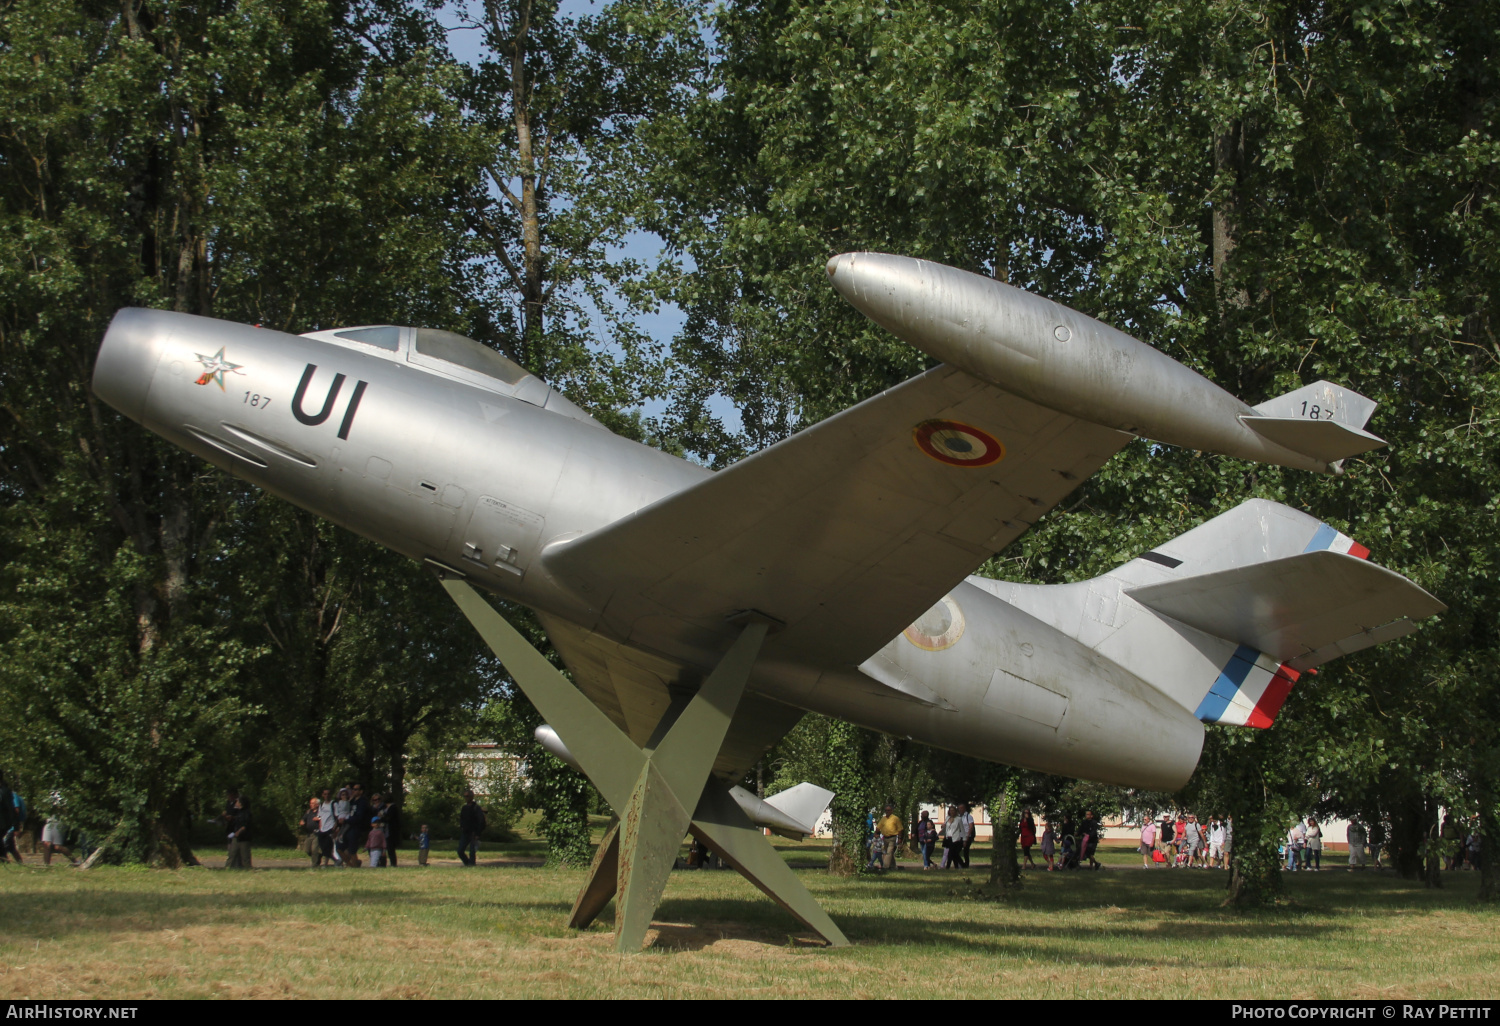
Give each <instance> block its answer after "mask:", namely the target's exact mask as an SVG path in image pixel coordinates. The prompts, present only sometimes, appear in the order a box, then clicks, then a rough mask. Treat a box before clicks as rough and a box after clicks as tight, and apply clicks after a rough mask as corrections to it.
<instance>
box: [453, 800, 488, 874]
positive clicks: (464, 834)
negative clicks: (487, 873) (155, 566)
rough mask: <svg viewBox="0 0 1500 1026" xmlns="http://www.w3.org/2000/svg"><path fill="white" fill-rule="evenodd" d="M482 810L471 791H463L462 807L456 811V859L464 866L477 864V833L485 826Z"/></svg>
mask: <svg viewBox="0 0 1500 1026" xmlns="http://www.w3.org/2000/svg"><path fill="white" fill-rule="evenodd" d="M485 822H486V820H485V816H484V810H483V809H481V808H480V807H479V803H478V802H476V801H475V800H474V792H473V791H465V792H464V807H463V808H462V809H460V810H459V811H458V833H459V838H458V860H459V861H460V862H462V863H463V864H464V865H466V866H474V865H478V864H479V835H480V834H481V833H483V832H484V827H485Z"/></svg>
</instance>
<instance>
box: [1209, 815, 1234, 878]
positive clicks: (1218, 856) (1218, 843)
mask: <svg viewBox="0 0 1500 1026" xmlns="http://www.w3.org/2000/svg"><path fill="white" fill-rule="evenodd" d="M1222 862H1224V822H1223V820H1221V819H1219V818H1218V817H1217V816H1216V817H1214V818H1213V819H1212V820H1211V821H1210V822H1209V824H1208V868H1209V869H1217V868H1219V865H1220V863H1222ZM1223 868H1225V869H1228V868H1229V866H1228V865H1227V864H1225V865H1224V867H1223Z"/></svg>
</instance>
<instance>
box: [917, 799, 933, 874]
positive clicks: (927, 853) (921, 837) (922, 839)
mask: <svg viewBox="0 0 1500 1026" xmlns="http://www.w3.org/2000/svg"><path fill="white" fill-rule="evenodd" d="M916 835H917V848H918V849H919V850H920V851H921V852H922V868H923V869H931V868H932V845H933V842H935V841H936V840H937V827H936V826H934V825H933V822H932V817H931V816H929V815H928V814H927V810H926V809H923V810H922V814H921V816H919V817H918V819H917V826H916Z"/></svg>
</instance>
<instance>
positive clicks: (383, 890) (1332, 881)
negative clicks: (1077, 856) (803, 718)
mask: <svg viewBox="0 0 1500 1026" xmlns="http://www.w3.org/2000/svg"><path fill="white" fill-rule="evenodd" d="M536 868H537V867H535V866H534V865H532V864H528V863H518V862H504V863H498V862H497V863H493V864H489V865H485V864H481V865H480V866H479V867H476V868H474V869H462V870H460V867H457V866H438V867H428V868H427V869H426V870H418V869H417V868H416V867H410V868H405V867H403V868H401V869H398V870H397V871H396V872H393V873H389V874H387V873H378V874H369V875H368V876H367V875H366V874H363V873H361V872H360V871H357V870H355V871H337V870H324V871H320V875H321V876H322V877H326V878H327V880H328V883H327V885H324V884H322V883H320V884H318V885H317V887H316V889H312V888H309V889H307V890H304V889H302V888H301V887H296V888H295V889H284V888H283V887H282V886H280V885H272V887H264V886H263V887H262V888H261V889H259V890H256V889H253V883H252V882H253V881H254V880H255V879H257V878H260V879H262V880H265V879H267V877H268V876H269V877H270V879H274V880H289V877H290V873H291V871H290V870H264V871H260V872H258V873H256V874H249V875H246V874H225V873H220V872H214V873H200V872H197V871H188V872H184V873H180V874H177V873H165V872H161V871H146V870H139V871H129V870H126V871H109V870H102V871H91V874H90V875H82V874H74V873H72V872H71V871H69V870H60V871H59V870H55V871H54V873H55V876H54V875H52V874H49V875H48V876H47V877H46V878H41V875H40V874H38V876H37V878H34V879H37V882H39V883H40V884H41V886H40V887H39V888H37V889H36V890H28V889H10V893H8V894H7V895H6V899H5V907H6V911H7V919H8V920H9V921H10V923H11V924H12V925H13V926H14V927H17V928H21V927H22V924H24V929H23V932H24V933H25V934H26V936H27V937H28V938H30V939H41V940H48V941H51V940H58V939H62V938H66V937H69V936H72V935H75V934H79V933H97V932H100V931H111V930H130V931H139V930H142V929H146V930H176V929H183V928H187V927H194V926H210V927H213V926H220V925H224V926H230V925H234V926H242V925H244V923H245V922H246V920H247V918H250V917H269V918H277V917H280V916H283V915H285V913H286V912H287V911H288V910H291V911H295V912H296V913H298V914H300V915H305V916H308V917H309V918H312V919H315V920H318V921H321V922H330V921H337V920H339V919H340V917H342V916H346V915H352V916H355V917H357V918H358V919H359V920H360V921H361V922H362V923H365V924H368V922H370V921H371V919H372V917H373V919H374V920H375V921H379V919H380V917H382V916H390V917H393V918H394V917H398V916H413V917H415V916H421V917H426V918H430V919H432V920H433V921H438V920H443V921H447V922H452V923H460V924H465V925H466V924H473V925H475V926H479V927H483V926H484V925H486V924H488V925H491V926H502V927H504V928H506V929H508V930H513V929H514V928H515V925H520V926H521V927H522V928H523V929H525V930H528V931H529V930H537V931H538V932H539V935H546V934H549V933H551V934H552V935H556V931H560V930H561V928H562V924H563V922H564V921H565V919H566V917H567V914H568V912H569V909H570V907H571V899H572V891H573V889H574V887H576V886H578V885H580V884H581V883H582V880H583V874H582V873H581V872H576V871H575V872H573V873H572V874H562V873H557V872H556V871H544V872H543V874H541V875H539V876H538V877H536V885H535V886H533V885H532V884H531V883H530V882H527V883H525V884H524V885H522V886H520V887H517V886H510V885H509V884H505V885H502V886H497V887H493V888H492V887H490V886H487V884H486V881H492V882H493V883H494V884H497V885H501V884H502V882H503V881H519V880H521V879H523V878H519V877H517V876H516V874H515V873H514V872H513V871H514V870H517V869H531V870H533V871H534V870H535V869H536ZM976 869H977V867H976ZM15 871H17V872H24V870H20V869H19V868H17V869H16V870H15ZM299 872H305V870H299ZM93 873H99V874H101V875H99V876H93V875H92V874H93ZM105 873H110V874H111V875H110V876H104V875H103V874H105ZM272 874H274V875H272ZM419 874H420V875H419ZM798 877H799V878H800V879H801V880H802V881H803V883H804V884H805V885H806V886H807V887H808V888H809V890H810V891H811V892H812V893H813V895H814V897H815V898H817V899H818V900H819V901H820V902H821V903H822V905H823V907H824V908H825V909H826V910H827V912H828V913H829V915H830V916H832V917H833V919H834V921H835V922H836V923H837V924H838V925H839V927H840V928H841V929H842V930H843V931H844V932H845V934H846V935H847V936H848V937H849V938H850V940H852V941H853V942H855V943H856V944H858V945H862V946H887V945H911V946H921V947H932V948H937V949H945V950H954V951H959V952H968V953H974V954H988V955H1013V956H1024V957H1027V958H1032V959H1041V960H1045V961H1056V962H1059V963H1066V962H1069V961H1077V960H1078V959H1079V958H1080V949H1079V944H1080V942H1081V941H1083V942H1090V941H1093V942H1100V943H1098V944H1095V945H1094V946H1093V948H1092V950H1090V951H1089V952H1088V953H1087V954H1086V955H1084V956H1083V957H1086V958H1087V959H1088V960H1089V961H1090V962H1092V963H1095V964H1099V965H1122V966H1124V965H1155V966H1167V965H1174V964H1178V963H1179V962H1180V963H1181V964H1189V963H1191V964H1193V965H1197V966H1203V965H1206V964H1220V961H1221V960H1222V964H1224V965H1233V964H1235V963H1234V961H1233V954H1232V951H1225V952H1219V951H1217V950H1214V951H1210V950H1207V949H1208V948H1209V947H1210V946H1211V945H1212V944H1213V943H1214V942H1222V941H1243V942H1258V941H1267V940H1274V939H1277V938H1281V939H1287V938H1291V939H1302V938H1313V937H1316V938H1327V937H1329V936H1331V935H1334V934H1337V933H1342V932H1347V931H1359V930H1365V929H1367V928H1368V921H1369V919H1370V917H1371V916H1378V915H1393V914H1401V913H1405V912H1432V911H1436V910H1443V909H1452V910H1461V911H1465V912H1473V911H1477V909H1476V906H1475V904H1474V898H1475V892H1476V891H1477V886H1478V881H1477V877H1476V876H1475V875H1474V874H1454V875H1452V876H1450V877H1449V878H1448V880H1447V886H1445V887H1444V888H1443V889H1441V890H1436V891H1434V890H1427V889H1425V888H1423V887H1422V886H1421V885H1420V884H1418V883H1413V882H1409V881H1403V880H1400V879H1398V878H1396V877H1394V876H1392V875H1385V876H1377V875H1373V874H1371V875H1357V874H1345V873H1342V872H1340V873H1320V874H1305V875H1302V874H1299V875H1295V876H1292V877H1289V878H1287V880H1286V881H1285V882H1286V885H1287V889H1288V892H1289V895H1290V897H1291V898H1292V900H1293V901H1294V902H1296V903H1297V904H1296V905H1294V906H1291V907H1279V908H1273V909H1267V910H1263V911H1258V912H1252V913H1236V912H1233V911H1230V910H1228V909H1225V908H1224V907H1223V906H1222V903H1223V900H1224V898H1225V890H1224V885H1225V880H1224V877H1223V876H1222V875H1221V874H1218V873H1209V872H1187V871H1182V872H1171V871H1162V872H1160V873H1154V872H1128V873H1127V872H1102V873H1068V874H1052V875H1042V874H1027V876H1026V878H1025V884H1024V887H1023V889H1022V890H1021V892H1020V893H1019V894H1018V895H1016V896H1015V897H1013V898H1011V899H1008V900H1006V901H993V900H985V899H976V898H975V896H974V894H975V891H976V890H977V888H978V887H979V886H980V885H982V884H983V883H984V882H985V881H986V879H987V874H986V873H985V872H984V871H976V870H971V871H969V872H957V871H955V872H938V871H934V872H932V873H923V872H921V871H920V870H900V871H898V872H896V873H894V874H891V875H889V876H884V877H875V878H857V879H853V880H842V879H838V878H834V877H830V876H828V875H827V874H826V872H824V871H823V870H822V869H817V870H813V871H809V872H800V873H798ZM231 880H233V881H234V882H233V883H230V881H231ZM419 880H420V881H421V884H420V886H418V881H419ZM95 881H97V885H96V883H95ZM245 884H251V885H252V886H251V888H250V889H245ZM116 885H119V886H118V887H116ZM705 887H707V888H711V889H714V890H721V889H724V888H726V887H728V888H731V889H741V888H742V890H740V893H738V894H729V895H723V894H713V895H704V894H701V893H694V892H695V891H701V889H703V888H705ZM444 910H454V911H457V910H462V911H461V912H460V913H458V914H456V915H454V914H450V913H449V912H445V911H444ZM655 918H656V920H657V921H658V922H659V923H660V924H663V926H664V928H665V927H670V929H667V930H666V932H665V933H663V934H661V935H660V936H659V939H658V946H659V947H662V948H664V949H666V948H671V949H696V948H702V947H706V946H709V945H711V944H713V943H715V942H716V941H717V940H720V939H741V940H749V941H754V942H759V943H767V944H773V945H778V946H779V945H784V944H787V943H789V942H795V940H796V939H797V938H802V937H805V936H806V934H807V931H806V928H805V927H803V926H802V925H801V924H800V923H797V922H796V921H795V920H794V919H792V918H791V917H790V916H789V915H788V914H787V913H786V912H785V911H783V910H782V909H781V908H780V907H778V906H777V905H775V904H774V903H772V902H771V901H769V900H767V899H766V898H764V897H762V896H761V895H760V894H758V893H757V892H755V891H754V890H753V889H752V888H751V885H750V884H749V883H748V882H745V881H742V880H740V878H739V877H738V876H737V874H734V873H732V872H730V871H700V872H694V873H674V874H673V877H672V880H671V882H669V884H668V887H667V893H666V895H665V899H664V901H663V902H662V905H661V907H660V909H659V911H658V913H657V915H656V917H655ZM612 919H613V906H611V907H610V908H608V909H606V910H605V912H604V914H603V915H602V916H601V917H600V922H601V923H603V924H608V923H610V922H611V921H612ZM518 920H520V923H519V924H517V921H518ZM507 921H508V922H509V923H510V924H515V925H510V926H507V925H506V923H507ZM538 924H540V925H538ZM680 924H686V925H680ZM1163 941H1167V942H1180V944H1176V945H1174V944H1173V943H1167V944H1163V943H1162V942H1163ZM1122 942H1123V943H1122ZM1137 942H1139V943H1140V944H1141V945H1142V947H1141V948H1140V949H1139V954H1136V953H1135V950H1136V949H1135V944H1136V943H1137ZM1106 948H1107V949H1110V950H1105V949H1106ZM1231 948H1232V945H1231ZM1189 949H1193V950H1192V951H1190V950H1189Z"/></svg>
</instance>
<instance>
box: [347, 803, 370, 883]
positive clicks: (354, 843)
mask: <svg viewBox="0 0 1500 1026" xmlns="http://www.w3.org/2000/svg"><path fill="white" fill-rule="evenodd" d="M369 832H370V799H369V798H367V797H365V786H364V785H363V784H355V785H354V786H353V787H352V788H350V791H349V822H348V824H347V825H346V826H345V828H344V840H343V849H344V865H346V866H352V867H353V868H355V869H358V868H359V850H360V849H361V848H363V847H364V846H365V835H366V834H368V833H369Z"/></svg>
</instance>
